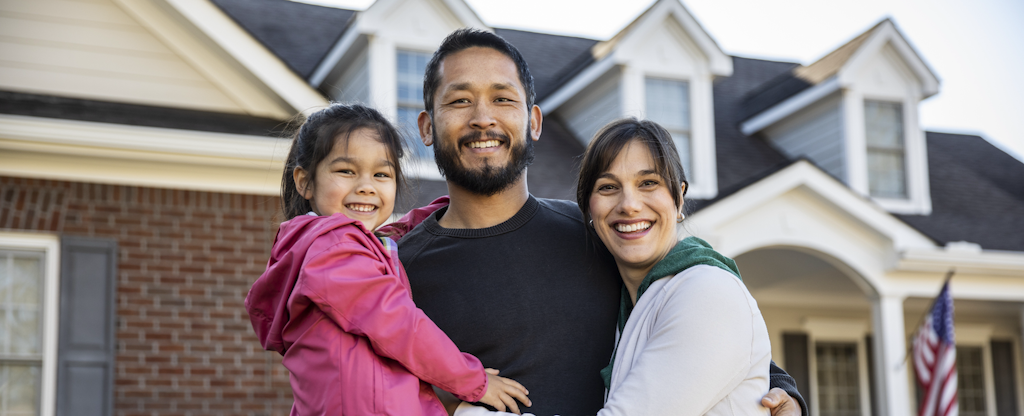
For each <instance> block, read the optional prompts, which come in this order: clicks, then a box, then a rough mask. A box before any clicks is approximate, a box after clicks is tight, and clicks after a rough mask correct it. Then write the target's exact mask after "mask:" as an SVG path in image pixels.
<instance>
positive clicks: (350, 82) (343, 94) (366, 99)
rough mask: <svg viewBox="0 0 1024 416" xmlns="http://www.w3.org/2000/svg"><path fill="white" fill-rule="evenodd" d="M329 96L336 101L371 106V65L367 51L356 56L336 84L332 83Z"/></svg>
mask: <svg viewBox="0 0 1024 416" xmlns="http://www.w3.org/2000/svg"><path fill="white" fill-rule="evenodd" d="M328 95H329V96H330V97H331V99H332V100H334V101H342V102H357V103H362V104H370V64H369V60H368V57H367V53H366V49H363V50H361V51H360V52H359V53H358V54H357V55H356V57H355V58H354V59H353V60H352V63H351V64H349V66H348V68H346V69H345V71H343V72H342V73H341V76H340V77H338V80H337V81H336V82H333V83H330V89H329V91H328Z"/></svg>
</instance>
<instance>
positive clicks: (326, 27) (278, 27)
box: [213, 0, 356, 79]
mask: <svg viewBox="0 0 1024 416" xmlns="http://www.w3.org/2000/svg"><path fill="white" fill-rule="evenodd" d="M213 3H214V4H216V5H217V6H218V7H220V8H221V10H224V12H225V13H227V15H228V16H231V18H232V19H234V20H235V22H237V23H238V24H239V25H240V26H242V28H243V29H245V30H246V31H248V32H249V33H250V34H252V35H253V37H255V38H256V39H257V40H259V41H260V43H262V44H263V46H266V47H267V49H269V50H270V51H271V52H272V53H273V54H274V55H277V57H278V58H280V59H281V60H282V61H284V63H285V64H287V65H288V67H290V68H291V69H292V70H293V71H295V73H296V74H299V76H301V77H302V78H303V79H308V78H309V76H310V75H312V74H313V71H314V70H315V69H316V66H317V64H319V63H320V60H322V59H323V57H324V55H326V54H327V52H328V51H330V49H331V47H333V46H334V44H335V43H336V42H337V41H338V39H340V38H341V35H342V33H344V32H345V29H346V28H347V27H348V24H349V21H350V20H351V19H352V17H353V16H355V13H356V12H355V11H354V10H344V9H337V8H332V7H322V6H314V5H310V4H303V3H296V2H292V1H286V0H213Z"/></svg>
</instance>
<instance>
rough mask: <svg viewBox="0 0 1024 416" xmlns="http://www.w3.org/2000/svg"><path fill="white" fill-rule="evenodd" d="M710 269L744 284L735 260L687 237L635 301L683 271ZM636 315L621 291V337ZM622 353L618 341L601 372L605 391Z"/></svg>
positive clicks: (657, 268) (649, 278) (649, 275)
mask: <svg viewBox="0 0 1024 416" xmlns="http://www.w3.org/2000/svg"><path fill="white" fill-rule="evenodd" d="M702 264H704V265H708V266H714V267H718V268H720V269H722V270H725V271H727V272H729V273H732V274H733V275H735V276H736V278H737V279H740V280H743V278H742V277H740V269H739V268H738V267H736V262H735V261H733V260H732V259H730V258H728V257H725V256H723V255H721V254H719V253H718V252H717V251H715V250H714V249H712V248H711V245H710V244H708V242H707V241H704V240H701V239H699V238H697V237H687V238H685V239H683V240H682V241H680V242H678V243H676V245H675V247H672V250H670V251H669V252H668V255H666V256H665V258H664V259H661V261H659V262H658V264H655V265H654V268H652V269H651V271H650V272H649V273H647V276H645V277H644V280H643V281H641V282H640V287H639V288H637V290H636V301H637V302H639V301H640V296H642V295H643V294H644V292H646V291H647V288H649V287H651V283H654V281H655V280H658V279H661V278H664V277H671V276H675V275H677V274H679V273H680V272H682V271H683V270H686V269H689V268H691V267H693V266H699V265H702ZM632 312H633V302H632V301H631V300H630V299H629V291H627V290H626V287H625V286H623V287H622V298H621V301H620V302H619V322H618V328H619V337H622V331H623V330H624V329H625V328H626V321H627V320H628V319H629V314H630V313H632ZM618 349H619V341H618V340H616V341H615V350H614V351H612V359H611V361H610V362H609V363H608V366H607V367H605V368H603V369H601V378H603V379H604V388H605V389H609V388H611V380H612V366H614V365H615V353H616V352H617V351H618Z"/></svg>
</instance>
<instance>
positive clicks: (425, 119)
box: [416, 110, 434, 146]
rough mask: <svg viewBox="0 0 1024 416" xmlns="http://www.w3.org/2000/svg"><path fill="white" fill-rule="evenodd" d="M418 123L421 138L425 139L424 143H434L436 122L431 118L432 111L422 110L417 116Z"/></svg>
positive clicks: (426, 144) (428, 144)
mask: <svg viewBox="0 0 1024 416" xmlns="http://www.w3.org/2000/svg"><path fill="white" fill-rule="evenodd" d="M416 124H418V125H419V127H420V140H423V145H424V146H430V145H432V144H434V122H433V121H431V120H430V113H427V112H426V110H424V111H420V115H419V116H418V117H416Z"/></svg>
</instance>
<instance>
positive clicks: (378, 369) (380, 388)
mask: <svg viewBox="0 0 1024 416" xmlns="http://www.w3.org/2000/svg"><path fill="white" fill-rule="evenodd" d="M384 386H385V382H384V363H382V362H380V357H374V360H373V413H374V414H378V415H382V414H386V413H387V412H385V411H384V406H385V402H384Z"/></svg>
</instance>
